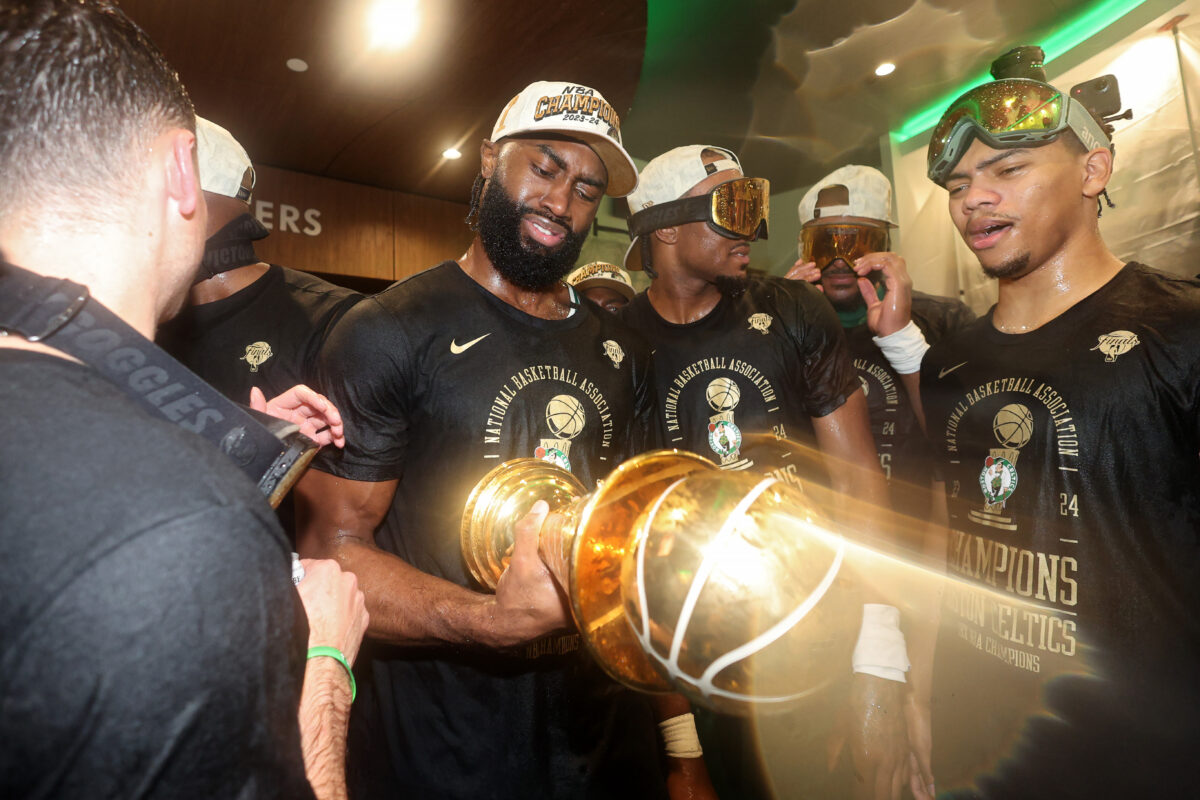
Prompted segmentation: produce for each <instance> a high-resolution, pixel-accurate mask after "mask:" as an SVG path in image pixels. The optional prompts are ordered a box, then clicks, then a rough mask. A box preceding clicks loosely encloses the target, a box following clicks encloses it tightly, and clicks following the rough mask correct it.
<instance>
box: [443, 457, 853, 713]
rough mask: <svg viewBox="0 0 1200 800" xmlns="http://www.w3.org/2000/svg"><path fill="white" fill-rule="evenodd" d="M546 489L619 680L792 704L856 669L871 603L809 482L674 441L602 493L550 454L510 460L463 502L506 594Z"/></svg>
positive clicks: (587, 633)
mask: <svg viewBox="0 0 1200 800" xmlns="http://www.w3.org/2000/svg"><path fill="white" fill-rule="evenodd" d="M539 499H542V500H546V501H547V502H548V503H549V505H550V509H551V511H552V512H557V514H559V515H560V516H559V517H552V518H550V520H549V521H548V522H547V524H546V525H544V526H543V529H542V532H541V537H542V539H541V547H542V552H543V557H544V559H545V560H546V562H547V564H548V566H549V568H550V570H551V572H552V573H554V575H555V577H556V578H557V579H558V581H559V583H560V584H561V585H562V586H563V587H564V588H565V589H566V590H567V594H568V596H569V598H570V606H571V612H572V615H573V616H574V619H575V623H576V625H578V627H579V631H580V632H581V634H582V638H583V641H584V642H585V644H586V647H587V649H588V650H589V651H590V652H591V654H592V655H593V656H594V657H595V658H596V660H597V661H598V662H599V663H600V664H601V666H602V667H603V668H604V669H605V671H606V672H608V673H609V674H610V675H611V676H612V677H613V678H615V679H616V680H618V681H620V682H621V683H623V684H625V685H627V686H629V687H631V688H633V689H637V690H640V691H645V692H670V691H679V692H682V693H683V694H685V695H686V696H688V698H689V699H691V700H692V701H693V702H696V703H699V704H701V705H705V706H708V707H710V708H714V709H717V710H719V711H723V712H727V713H748V712H749V711H751V710H752V709H770V708H782V707H790V706H792V705H794V704H795V703H796V702H797V701H799V700H801V699H802V698H804V697H806V696H808V695H810V694H812V693H814V692H815V691H817V690H819V689H821V688H822V687H824V686H826V685H828V684H829V683H830V682H831V681H832V680H833V679H834V678H835V677H837V676H839V675H841V674H843V673H845V672H846V670H847V669H848V668H849V663H850V649H851V647H852V644H853V636H854V634H855V633H856V632H857V626H858V615H859V613H860V611H859V609H860V608H861V603H860V602H859V600H858V599H857V598H856V596H855V595H856V593H855V591H854V590H853V589H852V588H851V581H850V580H849V579H848V578H847V576H846V575H845V573H844V571H843V569H842V567H843V562H844V559H845V556H846V551H847V544H846V542H845V540H844V539H843V538H842V537H841V536H840V535H838V534H837V533H835V532H834V531H835V530H836V529H835V527H834V525H833V524H832V523H831V522H830V521H829V519H828V516H827V515H826V514H825V513H824V512H823V511H821V509H819V508H817V507H816V503H814V501H813V500H811V499H810V498H809V497H808V496H807V495H806V494H805V493H804V492H803V491H801V490H798V489H797V488H796V487H794V486H790V485H787V484H786V483H783V482H781V481H779V480H776V479H775V478H771V477H767V476H763V475H757V474H750V473H747V472H726V471H722V470H720V469H718V468H717V466H716V465H715V464H713V463H712V462H710V461H707V460H706V459H703V458H701V457H699V456H696V455H693V454H691V453H686V452H682V451H676V450H670V451H667V450H660V451H655V452H651V453H646V454H643V455H640V456H636V457H634V458H632V459H630V460H629V461H626V462H625V463H624V464H621V465H620V466H619V467H617V468H616V469H615V470H614V471H613V472H612V473H611V474H610V475H609V476H608V477H607V478H605V479H604V480H603V481H601V482H600V484H599V486H598V487H597V488H596V490H595V491H594V492H591V493H590V494H589V493H587V492H586V490H585V488H584V486H583V485H582V484H581V483H580V482H579V481H578V480H577V479H576V478H575V476H573V475H572V474H571V473H570V472H567V471H566V470H564V469H562V468H560V467H557V466H555V465H553V464H550V463H547V462H544V461H541V460H538V459H533V458H522V459H516V460H513V461H508V462H506V463H504V464H501V465H500V466H498V467H496V468H495V469H494V470H492V471H491V472H490V473H488V474H487V475H486V476H484V478H483V479H482V480H480V482H479V483H478V484H477V485H476V487H475V489H474V490H473V491H472V493H471V496H470V498H469V499H468V501H467V505H466V509H465V510H464V513H463V523H462V550H463V555H464V557H465V559H466V563H467V566H468V568H469V570H470V572H471V574H472V575H473V576H474V578H475V579H476V580H477V581H478V582H479V583H480V584H482V585H483V586H486V587H488V588H490V589H492V590H495V588H496V582H497V581H498V580H499V577H500V574H501V573H502V572H503V571H504V568H505V566H506V565H507V562H508V557H509V554H510V553H511V552H512V546H513V541H514V538H513V535H514V526H515V525H516V522H517V521H518V520H519V519H521V518H522V517H523V516H524V515H525V514H526V513H527V512H528V511H529V509H530V507H532V505H533V504H534V502H535V501H537V500H539Z"/></svg>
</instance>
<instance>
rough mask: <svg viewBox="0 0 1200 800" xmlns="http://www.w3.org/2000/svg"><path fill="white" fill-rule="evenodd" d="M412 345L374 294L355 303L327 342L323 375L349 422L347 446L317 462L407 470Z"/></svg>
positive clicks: (346, 468) (356, 473)
mask: <svg viewBox="0 0 1200 800" xmlns="http://www.w3.org/2000/svg"><path fill="white" fill-rule="evenodd" d="M412 362H413V356H412V347H411V343H410V342H409V340H408V338H407V336H406V335H405V333H404V331H403V329H402V327H401V326H400V325H398V324H396V322H395V320H394V319H393V317H392V315H391V313H390V312H389V311H387V310H386V309H384V308H383V307H382V306H381V305H380V304H379V303H378V302H376V301H375V300H374V299H372V298H368V299H366V300H363V301H362V302H360V303H358V304H357V305H355V306H354V307H353V308H351V309H350V310H349V311H347V312H346V314H345V315H344V316H343V317H342V319H341V321H340V322H338V324H337V325H336V326H335V327H334V329H333V331H332V332H331V333H330V335H329V338H328V339H327V340H326V343H325V345H324V347H322V348H321V353H320V356H319V358H318V360H317V365H318V366H317V375H318V381H319V382H320V385H321V388H322V389H323V390H324V391H325V394H327V395H328V396H329V398H330V399H332V400H333V402H334V405H336V406H337V407H338V410H339V411H340V412H341V414H342V420H343V421H344V423H345V426H346V447H345V448H344V449H343V450H340V451H338V450H336V449H335V448H330V447H326V448H324V449H322V451H321V453H320V454H319V455H318V457H317V459H316V461H314V466H315V467H317V468H318V469H320V470H321V471H323V472H328V473H331V474H333V475H337V476H338V477H342V478H349V479H351V480H358V481H386V480H393V479H398V478H400V477H401V476H402V475H403V474H404V462H405V458H404V456H405V451H406V449H407V447H408V442H409V425H410V420H411V417H410V413H411V410H410V403H411V402H412V400H411V397H412V395H413V391H414V387H413V384H414V383H415V381H414V380H413V378H412V372H413V368H412Z"/></svg>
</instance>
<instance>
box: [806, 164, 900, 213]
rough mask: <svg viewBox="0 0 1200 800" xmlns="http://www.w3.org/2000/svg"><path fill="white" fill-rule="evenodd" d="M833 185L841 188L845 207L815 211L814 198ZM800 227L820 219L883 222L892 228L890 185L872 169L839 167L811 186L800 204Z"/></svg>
mask: <svg viewBox="0 0 1200 800" xmlns="http://www.w3.org/2000/svg"><path fill="white" fill-rule="evenodd" d="M835 186H841V187H843V188H845V190H846V195H847V198H848V202H847V203H846V204H845V205H836V206H825V207H824V208H817V207H816V206H817V196H818V195H820V194H821V190H822V189H830V188H833V187H835ZM799 210H800V224H801V225H802V226H803V225H807V224H809V223H810V222H813V223H819V222H820V221H821V218H822V217H862V218H864V219H873V220H878V221H880V222H886V223H887V224H888V227H891V228H894V227H896V221H895V220H894V219H893V218H892V184H891V181H889V180H888V179H887V176H885V175H884V174H883V173H882V172H880V171H879V170H877V169H875V168H874V167H863V166H859V165H858V164H849V165H847V166H844V167H839V168H838V169H835V170H834V171H833V172H831V173H829V174H828V175H826V176H825V177H824V178H822V179H821V180H819V181H817V182H816V183H814V184H813V187H812V188H811V189H809V190H808V191H807V192H805V193H804V198H803V199H802V200H801V201H800V209H799Z"/></svg>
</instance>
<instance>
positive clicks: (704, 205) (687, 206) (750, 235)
mask: <svg viewBox="0 0 1200 800" xmlns="http://www.w3.org/2000/svg"><path fill="white" fill-rule="evenodd" d="M738 180H742V181H753V182H754V183H761V184H763V185H764V188H763V190H762V195H761V200H760V204H761V205H760V213H759V217H758V219H756V220H755V222H754V230H752V231H748V232H742V231H739V230H736V229H734V228H730V227H727V226H725V225H723V224H722V223H721V221H720V220H718V219H717V218H716V217H717V215H716V214H715V212H714V211H713V203H714V200H715V199H716V195H717V193H718V192H720V191H722V189H721V187H722V186H726V185H727V184H724V183H722V184H720V185H718V186H715V187H713V189H712V191H710V192H708V193H707V194H704V195H701V196H699V197H684V198H680V199H679V200H671V201H670V202H667V203H659V204H658V205H654V206H650V207H649V208H645V209H642V210H641V211H639V212H637V213H636V214H634V215H633V216H631V217H630V218H629V237H630V238H631V239H634V238H637V237H638V236H642V235H644V234H647V233H651V232H653V231H656V230H658V229H659V228H669V227H671V226H672V225H683V224H685V223H688V222H707V223H708V224H709V226H711V227H712V229H713V230H715V231H716V232H717V233H720V234H721V235H723V236H729V237H732V238H734V239H751V240H753V239H766V238H767V219H766V214H765V212H766V210H767V202H768V199H767V198H768V195H767V193H766V192H767V191H769V190H767V189H766V188H765V183H766V182H765V181H758V180H756V179H747V178H741V179H738ZM734 182H735V181H730V182H729V183H734Z"/></svg>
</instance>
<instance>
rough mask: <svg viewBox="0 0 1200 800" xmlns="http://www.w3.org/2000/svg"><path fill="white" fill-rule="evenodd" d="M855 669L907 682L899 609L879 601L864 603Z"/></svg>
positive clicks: (890, 679)
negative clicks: (905, 678) (881, 603)
mask: <svg viewBox="0 0 1200 800" xmlns="http://www.w3.org/2000/svg"><path fill="white" fill-rule="evenodd" d="M851 663H852V664H853V666H854V671H855V672H861V673H864V674H867V675H874V676H875V677H877V678H885V679H887V680H889V681H899V682H900V683H905V680H904V673H905V672H908V668H909V667H910V666H911V665H910V664H909V663H908V648H907V647H906V646H905V644H904V634H903V633H902V632H901V631H900V610H899V609H898V608H896V607H895V606H885V605H880V604H879V603H865V604H863V621H862V629H861V630H860V631H859V632H858V644H856V645H855V646H854V656H853V657H852V658H851Z"/></svg>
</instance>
